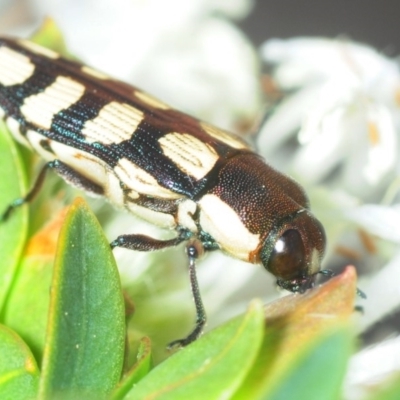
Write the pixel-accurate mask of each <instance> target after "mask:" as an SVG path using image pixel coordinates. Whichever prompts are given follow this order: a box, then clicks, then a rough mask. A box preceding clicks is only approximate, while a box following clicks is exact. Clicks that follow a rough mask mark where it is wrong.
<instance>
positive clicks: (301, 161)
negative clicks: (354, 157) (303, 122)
mask: <svg viewBox="0 0 400 400" xmlns="http://www.w3.org/2000/svg"><path fill="white" fill-rule="evenodd" d="M344 114H345V110H344V109H340V108H337V109H336V110H334V111H333V112H332V113H330V114H328V115H326V116H325V117H324V118H323V119H322V121H320V122H319V126H316V124H315V123H314V124H312V127H314V128H316V129H317V130H318V129H319V131H318V134H315V133H304V135H305V136H314V140H312V141H311V142H309V143H307V144H305V145H304V146H302V147H301V148H300V149H299V150H298V152H297V154H296V156H295V158H294V161H293V170H294V171H296V174H298V175H300V176H303V177H304V178H305V179H306V180H308V181H309V182H317V181H319V180H321V179H322V178H324V177H325V176H326V175H327V174H328V173H329V172H330V171H331V170H332V169H333V168H334V167H335V166H336V165H337V164H338V163H339V162H340V161H341V160H342V159H343V157H344V156H345V155H346V147H345V143H344V141H343V137H344V135H345V132H344V128H343V116H344Z"/></svg>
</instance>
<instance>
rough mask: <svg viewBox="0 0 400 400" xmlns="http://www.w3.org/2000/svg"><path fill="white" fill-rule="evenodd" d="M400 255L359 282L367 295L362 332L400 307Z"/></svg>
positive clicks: (360, 324)
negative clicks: (399, 281) (399, 280)
mask: <svg viewBox="0 0 400 400" xmlns="http://www.w3.org/2000/svg"><path fill="white" fill-rule="evenodd" d="M399 276H400V253H397V254H396V256H395V257H393V258H392V259H391V260H390V261H389V262H388V263H387V264H386V265H385V266H384V267H383V268H382V269H381V270H380V271H379V272H377V273H376V274H374V275H372V276H369V277H368V278H365V279H363V278H361V279H360V280H359V282H358V284H357V285H358V287H360V288H361V289H362V290H363V292H365V294H366V295H367V298H368V304H366V307H367V308H368V311H367V312H365V313H364V315H363V316H362V318H360V321H359V324H358V328H359V330H360V331H361V332H364V331H365V330H366V329H368V328H369V327H371V326H372V325H374V324H375V323H377V322H378V321H380V320H382V318H384V317H385V316H387V315H389V314H390V313H392V312H393V311H395V310H398V309H399V307H400V286H399V285H398V282H397V281H398V277H399Z"/></svg>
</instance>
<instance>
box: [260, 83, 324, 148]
mask: <svg viewBox="0 0 400 400" xmlns="http://www.w3.org/2000/svg"><path fill="white" fill-rule="evenodd" d="M318 93H319V88H318V87H317V88H316V87H312V86H311V87H306V88H304V89H302V90H299V91H298V92H296V93H294V94H293V95H291V96H289V97H286V98H285V99H284V100H283V101H282V102H281V103H280V104H279V106H278V107H277V108H276V109H275V110H274V112H273V113H271V115H269V116H268V118H267V119H266V121H265V123H264V124H263V126H262V127H261V129H260V131H259V133H258V136H257V148H258V150H259V151H260V152H261V154H263V155H267V154H271V153H273V152H274V151H275V149H276V148H277V147H278V146H280V145H281V144H282V143H284V142H285V141H286V140H287V139H288V138H289V137H290V136H292V135H293V134H294V133H295V132H296V130H297V129H298V127H299V126H300V124H301V122H302V120H303V118H304V115H305V114H306V112H307V111H308V110H310V109H311V108H312V106H313V105H314V103H315V98H316V96H317V95H318Z"/></svg>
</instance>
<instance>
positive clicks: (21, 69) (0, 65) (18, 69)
mask: <svg viewBox="0 0 400 400" xmlns="http://www.w3.org/2000/svg"><path fill="white" fill-rule="evenodd" d="M34 71H35V65H34V64H32V63H31V61H30V59H29V57H27V56H24V55H23V54H20V53H18V52H17V51H15V50H12V49H10V48H8V47H4V46H3V47H1V48H0V84H2V85H4V86H12V85H19V84H22V83H24V82H25V81H26V80H27V79H28V78H30V77H31V76H32V75H33V73H34Z"/></svg>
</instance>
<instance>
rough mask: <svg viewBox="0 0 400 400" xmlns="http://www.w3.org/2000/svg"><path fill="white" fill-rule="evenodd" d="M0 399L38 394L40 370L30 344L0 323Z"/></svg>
mask: <svg viewBox="0 0 400 400" xmlns="http://www.w3.org/2000/svg"><path fill="white" fill-rule="evenodd" d="M0 355H1V357H0V399H2V400H19V399H21V400H26V399H34V398H36V396H37V391H38V386H39V370H38V368H37V366H36V361H35V359H34V358H33V355H32V353H31V352H30V350H29V348H28V346H27V345H26V344H25V343H24V342H23V341H22V339H21V338H20V337H19V336H18V335H17V334H16V333H15V332H13V331H12V330H11V329H9V328H7V327H5V326H4V325H0Z"/></svg>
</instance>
